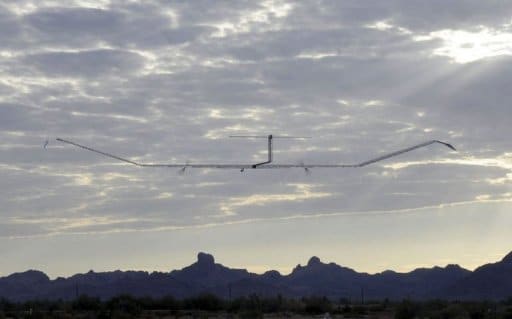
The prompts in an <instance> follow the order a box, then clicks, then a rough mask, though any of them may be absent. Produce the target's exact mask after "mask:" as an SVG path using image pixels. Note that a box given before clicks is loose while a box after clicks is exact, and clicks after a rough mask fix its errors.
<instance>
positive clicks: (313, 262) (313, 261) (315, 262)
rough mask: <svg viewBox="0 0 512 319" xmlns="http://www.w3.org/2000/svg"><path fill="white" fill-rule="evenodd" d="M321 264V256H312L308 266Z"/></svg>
mask: <svg viewBox="0 0 512 319" xmlns="http://www.w3.org/2000/svg"><path fill="white" fill-rule="evenodd" d="M321 264H322V262H321V261H320V258H318V257H316V256H313V257H311V258H310V259H309V261H308V267H314V266H318V265H321Z"/></svg>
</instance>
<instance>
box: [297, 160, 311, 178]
mask: <svg viewBox="0 0 512 319" xmlns="http://www.w3.org/2000/svg"><path fill="white" fill-rule="evenodd" d="M299 165H300V166H302V168H304V174H306V175H308V176H309V175H311V169H310V168H309V167H307V166H306V164H304V162H303V161H300V162H299Z"/></svg>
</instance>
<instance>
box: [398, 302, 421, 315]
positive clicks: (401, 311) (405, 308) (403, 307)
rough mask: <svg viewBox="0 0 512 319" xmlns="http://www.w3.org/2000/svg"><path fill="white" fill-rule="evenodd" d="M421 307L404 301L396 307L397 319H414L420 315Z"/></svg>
mask: <svg viewBox="0 0 512 319" xmlns="http://www.w3.org/2000/svg"><path fill="white" fill-rule="evenodd" d="M419 310H420V309H419V305H418V304H416V303H414V302H412V301H410V300H404V301H402V302H401V303H400V304H398V305H397V306H396V310H395V319H413V318H416V316H417V315H418V313H419Z"/></svg>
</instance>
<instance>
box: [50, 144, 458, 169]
mask: <svg viewBox="0 0 512 319" xmlns="http://www.w3.org/2000/svg"><path fill="white" fill-rule="evenodd" d="M230 137H232V138H265V139H267V144H268V158H267V160H266V161H264V162H260V163H255V164H228V163H219V164H193V163H185V164H178V163H171V164H165V163H162V164H158V163H139V162H135V161H132V160H129V159H126V158H123V157H120V156H117V155H113V154H111V153H107V152H104V151H100V150H97V149H94V148H92V147H88V146H85V145H81V144H78V143H75V142H73V141H69V140H65V139H62V138H57V141H59V142H62V143H66V144H70V145H73V146H76V147H79V148H82V149H84V150H87V151H91V152H94V153H97V154H100V155H103V156H106V157H110V158H113V159H115V160H119V161H122V162H125V163H128V164H132V165H135V166H139V167H170V168H173V167H176V168H180V172H181V173H183V172H185V170H186V169H187V168H218V169H239V170H240V172H243V171H245V170H246V169H283V168H302V169H304V170H305V171H306V172H309V170H310V169H312V168H357V167H363V166H367V165H370V164H373V163H375V162H379V161H382V160H385V159H388V158H390V157H394V156H397V155H400V154H403V153H407V152H410V151H413V150H415V149H418V148H421V147H425V146H428V145H431V144H441V145H444V146H446V147H448V148H450V149H452V150H454V151H455V150H456V149H455V147H453V146H452V145H451V144H449V143H445V142H441V141H439V140H431V141H427V142H424V143H421V144H417V145H414V146H410V147H407V148H404V149H401V150H398V151H394V152H391V153H388V154H385V155H381V156H379V157H376V158H372V159H369V160H366V161H363V162H360V163H355V164H305V163H301V164H273V155H272V150H273V143H272V141H273V140H274V139H307V138H311V137H306V136H275V135H231V136H230Z"/></svg>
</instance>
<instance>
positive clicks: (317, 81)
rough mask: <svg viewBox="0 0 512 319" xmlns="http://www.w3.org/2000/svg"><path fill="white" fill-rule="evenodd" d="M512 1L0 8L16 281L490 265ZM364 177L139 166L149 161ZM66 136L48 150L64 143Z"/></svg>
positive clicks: (77, 2) (1, 184) (4, 250)
mask: <svg viewBox="0 0 512 319" xmlns="http://www.w3.org/2000/svg"><path fill="white" fill-rule="evenodd" d="M511 23H512V3H510V2H506V1H498V0H495V1H491V0H489V1H481V0H468V1H445V0H434V1H411V0H393V1H360V0H354V1H320V0H317V1H300V2H289V1H277V0H276V1H271V0H269V1H253V0H250V1H206V0H204V1H203V0H197V1H163V0H162V1H157V0H154V1H140V2H137V1H109V0H101V1H88V0H74V1H30V0H16V1H9V0H1V1H0V43H1V44H0V138H1V141H2V142H1V144H0V177H1V178H0V189H1V192H0V205H1V209H0V217H1V218H0V255H1V259H2V263H1V264H0V276H4V275H7V274H9V273H12V272H16V271H23V270H26V269H40V270H43V271H45V272H47V273H48V274H49V275H50V276H51V277H52V278H54V277H56V276H67V275H70V274H73V273H76V272H86V271H88V270H89V269H94V270H96V271H104V270H114V269H140V270H162V271H167V270H170V269H174V268H181V267H183V266H185V265H188V264H190V263H192V262H193V261H194V259H195V255H196V254H197V252H199V251H206V252H210V253H212V254H214V255H215V256H216V259H217V261H218V262H220V263H223V264H225V265H229V266H236V267H244V268H248V269H249V270H251V271H254V272H263V271H265V270H268V269H277V270H279V271H281V272H283V273H289V272H290V271H291V269H292V268H293V267H294V266H295V265H296V264H298V263H302V264H304V263H305V262H306V261H307V259H308V258H309V257H311V256H312V255H317V256H319V257H320V258H321V259H322V260H324V261H326V262H327V261H329V262H330V261H332V262H336V263H338V264H342V265H345V266H348V267H352V268H355V269H357V270H361V271H368V272H379V271H383V270H385V269H394V270H398V271H408V270H411V269H413V268H415V267H419V266H432V265H436V264H437V265H446V264H448V263H459V264H461V265H462V266H465V267H467V268H470V269H472V268H474V267H476V266H478V265H480V264H482V263H485V262H491V261H495V260H498V259H500V258H501V257H502V256H503V255H505V254H506V253H507V252H509V251H510V250H512V245H511V243H512V233H511V232H510V225H512V210H511V208H512V187H511V186H512V141H511V139H510V130H511V126H512V125H511V124H512V108H511V105H510V100H511V97H512V96H511V95H512V90H511V85H510V84H511V83H512V56H511V55H512V24H511ZM244 133H257V134H269V133H273V134H288V135H309V136H312V137H313V139H310V140H297V141H296V140H276V141H275V148H276V152H275V158H274V159H275V161H276V162H280V163H292V164H298V163H354V162H358V161H361V160H365V159H367V158H371V157H373V156H376V155H379V154H383V153H385V152H388V151H392V150H395V149H399V148H402V147H405V146H409V145H414V144H416V143H420V142H423V141H426V140H431V139H440V140H445V141H449V142H451V143H453V144H454V145H455V146H456V147H457V148H458V149H459V151H458V152H451V151H450V150H449V149H447V148H444V147H442V146H441V145H431V146H429V147H427V148H424V149H420V150H417V151H415V152H413V153H408V154H405V155H402V156H400V157H397V158H394V159H390V160H387V161H384V162H380V163H377V164H375V165H373V166H368V167H365V168H360V169H325V170H321V169H317V170H313V172H312V174H310V175H306V174H305V173H304V171H303V170H302V169H292V170H282V171H274V170H257V171H246V172H245V173H243V174H242V173H240V172H239V171H237V170H232V171H231V170H220V171H219V170H208V169H196V170H192V169H189V170H187V171H186V173H185V174H184V175H179V174H178V170H179V169H163V168H138V167H135V166H131V165H128V164H125V163H122V162H116V161H114V160H111V159H109V158H105V157H101V156H98V155H97V154H94V153H89V152H86V151H83V150H80V149H77V148H74V147H72V146H69V145H64V144H60V143H59V142H56V141H55V138H56V137H61V138H67V139H71V140H73V141H76V142H79V143H83V144H86V145H90V146H93V147H96V148H98V149H101V150H106V151H109V152H112V153H115V154H119V155H122V156H125V157H127V158H130V159H134V160H138V161H141V162H153V163H154V162H159V163H161V162H163V163H169V162H171V163H185V162H190V163H215V162H221V163H224V162H225V163H254V162H259V161H262V160H265V157H266V153H265V152H266V148H265V147H266V146H265V141H264V140H241V139H236V140H235V139H229V138H227V137H228V136H229V135H230V134H244ZM47 138H49V140H50V144H49V145H48V147H47V148H46V149H44V148H43V144H44V142H45V140H46V139H47Z"/></svg>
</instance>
